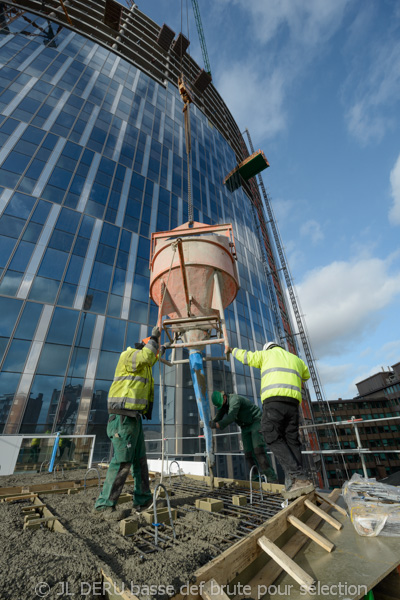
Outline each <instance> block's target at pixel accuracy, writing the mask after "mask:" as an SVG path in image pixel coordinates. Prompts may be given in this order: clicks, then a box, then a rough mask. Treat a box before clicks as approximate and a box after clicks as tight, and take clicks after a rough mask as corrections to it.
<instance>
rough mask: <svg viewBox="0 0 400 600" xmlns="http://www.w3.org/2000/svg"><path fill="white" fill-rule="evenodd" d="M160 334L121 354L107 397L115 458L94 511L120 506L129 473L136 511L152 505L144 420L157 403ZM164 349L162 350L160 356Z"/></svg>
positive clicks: (109, 509) (110, 433)
mask: <svg viewBox="0 0 400 600" xmlns="http://www.w3.org/2000/svg"><path fill="white" fill-rule="evenodd" d="M159 338H160V330H159V328H158V327H153V330H152V333H151V337H148V338H146V339H144V340H142V341H141V342H140V343H138V344H135V348H130V347H128V348H127V349H126V350H125V351H124V352H122V354H121V356H120V359H119V361H118V364H117V367H116V369H115V375H114V381H113V383H112V385H111V388H110V391H109V393H108V412H109V414H110V417H109V419H108V424H107V435H108V437H109V438H110V440H111V442H112V445H113V449H114V456H113V458H112V460H111V462H110V465H109V467H108V471H107V476H106V480H105V482H104V485H103V489H102V492H101V494H100V496H99V497H98V499H97V501H96V504H95V510H96V511H102V512H104V511H111V510H113V509H114V507H115V505H116V504H117V500H118V498H119V496H120V494H121V492H122V488H123V486H124V483H125V480H126V478H127V476H128V473H129V470H131V472H132V476H133V477H134V479H135V490H134V494H133V505H134V506H133V507H134V509H135V510H138V511H140V510H142V509H143V508H145V507H146V506H148V505H149V504H151V500H152V495H151V492H150V484H149V471H148V467H147V457H146V448H145V445H144V434H143V428H142V416H143V417H144V418H145V419H151V413H152V410H153V401H154V379H153V375H152V367H153V365H154V364H155V363H156V362H157V360H158V346H159ZM164 350H165V348H164V347H163V346H162V347H161V354H163V352H164Z"/></svg>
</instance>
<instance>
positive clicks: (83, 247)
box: [73, 237, 89, 256]
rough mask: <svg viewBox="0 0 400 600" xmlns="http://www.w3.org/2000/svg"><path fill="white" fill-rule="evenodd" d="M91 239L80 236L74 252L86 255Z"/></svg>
mask: <svg viewBox="0 0 400 600" xmlns="http://www.w3.org/2000/svg"><path fill="white" fill-rule="evenodd" d="M88 245H89V240H88V239H87V238H82V237H78V239H77V240H76V242H75V246H74V250H73V252H74V254H77V255H78V256H86V251H87V249H88Z"/></svg>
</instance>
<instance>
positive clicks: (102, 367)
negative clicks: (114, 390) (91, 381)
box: [97, 350, 120, 381]
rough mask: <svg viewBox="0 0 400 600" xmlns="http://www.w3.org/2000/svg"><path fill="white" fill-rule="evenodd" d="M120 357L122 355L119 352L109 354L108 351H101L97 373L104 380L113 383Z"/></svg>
mask: <svg viewBox="0 0 400 600" xmlns="http://www.w3.org/2000/svg"><path fill="white" fill-rule="evenodd" d="M119 357H120V353H118V352H107V351H106V350H101V352H100V356H99V362H98V364H97V373H98V374H99V375H101V377H102V378H104V379H109V380H111V381H112V379H113V378H114V373H115V367H116V366H117V363H118V360H119Z"/></svg>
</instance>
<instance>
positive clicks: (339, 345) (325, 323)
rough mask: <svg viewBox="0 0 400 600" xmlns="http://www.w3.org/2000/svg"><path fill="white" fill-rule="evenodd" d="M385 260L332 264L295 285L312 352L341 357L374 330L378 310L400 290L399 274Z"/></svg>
mask: <svg viewBox="0 0 400 600" xmlns="http://www.w3.org/2000/svg"><path fill="white" fill-rule="evenodd" d="M392 262H393V256H392V257H389V258H387V259H386V260H381V259H379V258H362V259H360V260H355V261H350V262H344V261H342V262H333V263H331V264H330V265H327V266H325V267H322V268H320V269H314V270H312V271H310V272H309V273H307V275H306V277H305V279H304V280H303V282H302V283H301V284H299V285H297V286H296V287H297V294H298V296H299V298H300V301H301V305H302V308H303V311H304V313H305V320H306V324H307V328H308V331H309V334H310V340H311V345H312V347H313V350H314V353H315V356H316V357H317V358H322V357H323V356H329V355H341V354H344V353H345V352H346V351H347V350H349V349H352V348H353V349H354V348H356V346H357V344H359V343H360V342H361V341H362V340H364V339H366V338H367V335H368V334H371V333H372V331H373V330H374V329H375V328H376V326H377V324H378V323H379V321H380V320H381V318H382V315H381V314H380V311H381V310H382V309H383V308H385V307H387V306H388V305H389V304H390V303H391V302H393V301H394V299H395V298H396V296H398V295H399V294H400V272H399V271H397V272H394V271H393V266H392Z"/></svg>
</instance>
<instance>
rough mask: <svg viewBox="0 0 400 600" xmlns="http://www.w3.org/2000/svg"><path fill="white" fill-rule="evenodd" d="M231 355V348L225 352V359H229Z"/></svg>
mask: <svg viewBox="0 0 400 600" xmlns="http://www.w3.org/2000/svg"><path fill="white" fill-rule="evenodd" d="M230 354H232V348H228V350H227V351H226V358H229V355H230Z"/></svg>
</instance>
